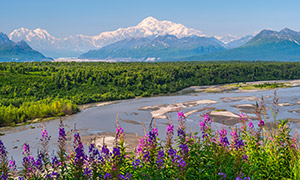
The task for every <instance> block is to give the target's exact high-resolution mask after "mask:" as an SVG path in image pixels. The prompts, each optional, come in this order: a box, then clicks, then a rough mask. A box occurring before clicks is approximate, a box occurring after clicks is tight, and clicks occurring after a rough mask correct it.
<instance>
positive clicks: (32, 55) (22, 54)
mask: <svg viewBox="0 0 300 180" xmlns="http://www.w3.org/2000/svg"><path fill="white" fill-rule="evenodd" d="M41 60H50V59H49V58H46V57H45V56H44V55H43V54H41V53H40V52H38V51H35V50H33V49H32V48H31V47H30V46H29V45H28V44H27V43H26V42H25V41H19V42H17V43H15V42H13V41H11V40H10V39H9V38H8V36H7V35H6V34H4V33H2V32H0V61H41Z"/></svg>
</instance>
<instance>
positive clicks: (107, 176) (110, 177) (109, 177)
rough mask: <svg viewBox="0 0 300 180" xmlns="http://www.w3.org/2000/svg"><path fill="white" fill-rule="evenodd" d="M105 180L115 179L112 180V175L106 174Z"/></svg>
mask: <svg viewBox="0 0 300 180" xmlns="http://www.w3.org/2000/svg"><path fill="white" fill-rule="evenodd" d="M104 179H105V180H107V179H113V178H112V176H111V174H109V173H106V174H105V175H104Z"/></svg>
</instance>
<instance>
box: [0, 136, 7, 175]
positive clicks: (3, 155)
mask: <svg viewBox="0 0 300 180" xmlns="http://www.w3.org/2000/svg"><path fill="white" fill-rule="evenodd" d="M7 166H8V161H7V151H6V148H5V146H4V144H3V142H2V141H1V140H0V173H1V172H2V175H1V178H2V179H7V178H8V170H9V169H8V167H7Z"/></svg>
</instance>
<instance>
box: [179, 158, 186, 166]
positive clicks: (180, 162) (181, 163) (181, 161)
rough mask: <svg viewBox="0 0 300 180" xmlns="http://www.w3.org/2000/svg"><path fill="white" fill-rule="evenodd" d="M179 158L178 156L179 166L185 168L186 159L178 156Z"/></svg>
mask: <svg viewBox="0 0 300 180" xmlns="http://www.w3.org/2000/svg"><path fill="white" fill-rule="evenodd" d="M177 158H178V167H182V168H185V166H186V163H185V161H184V160H183V159H182V158H181V157H180V156H178V157H177Z"/></svg>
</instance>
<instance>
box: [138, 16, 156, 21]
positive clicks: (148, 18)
mask: <svg viewBox="0 0 300 180" xmlns="http://www.w3.org/2000/svg"><path fill="white" fill-rule="evenodd" d="M157 21H158V20H157V19H156V18H154V17H152V16H149V17H146V18H145V19H143V20H142V22H157Z"/></svg>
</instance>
